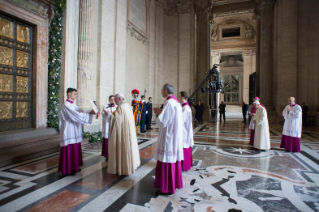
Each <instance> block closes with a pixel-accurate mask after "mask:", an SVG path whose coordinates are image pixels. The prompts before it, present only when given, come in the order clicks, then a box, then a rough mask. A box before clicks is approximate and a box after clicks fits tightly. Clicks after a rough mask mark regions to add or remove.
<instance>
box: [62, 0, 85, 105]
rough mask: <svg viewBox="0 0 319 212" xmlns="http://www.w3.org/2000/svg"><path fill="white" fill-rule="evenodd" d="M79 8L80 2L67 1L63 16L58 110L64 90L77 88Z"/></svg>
mask: <svg viewBox="0 0 319 212" xmlns="http://www.w3.org/2000/svg"><path fill="white" fill-rule="evenodd" d="M79 8H80V0H74V1H67V2H66V10H65V12H64V15H63V40H62V57H61V58H62V62H61V78H60V85H61V88H60V108H61V106H62V105H63V104H64V101H65V100H66V99H67V96H66V90H67V89H68V88H69V87H73V88H77V75H78V73H77V72H78V70H77V67H78V64H77V62H78V60H77V56H78V37H79Z"/></svg>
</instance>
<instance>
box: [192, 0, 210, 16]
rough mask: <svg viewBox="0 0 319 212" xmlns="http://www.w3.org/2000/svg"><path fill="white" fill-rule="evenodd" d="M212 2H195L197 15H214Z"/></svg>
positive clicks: (201, 0)
mask: <svg viewBox="0 0 319 212" xmlns="http://www.w3.org/2000/svg"><path fill="white" fill-rule="evenodd" d="M212 5H213V4H212V1H207V0H206V1H205V0H204V1H203V0H200V1H196V2H195V5H194V6H195V12H196V13H212V9H213V6H212Z"/></svg>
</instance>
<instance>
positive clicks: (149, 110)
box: [146, 97, 153, 130]
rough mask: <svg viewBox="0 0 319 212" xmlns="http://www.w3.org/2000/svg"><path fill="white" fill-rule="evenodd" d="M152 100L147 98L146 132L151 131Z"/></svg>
mask: <svg viewBox="0 0 319 212" xmlns="http://www.w3.org/2000/svg"><path fill="white" fill-rule="evenodd" d="M152 100H153V98H152V97H149V98H148V103H147V104H146V130H152V128H151V124H152V116H153V103H152Z"/></svg>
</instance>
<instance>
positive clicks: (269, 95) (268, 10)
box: [257, 0, 274, 106]
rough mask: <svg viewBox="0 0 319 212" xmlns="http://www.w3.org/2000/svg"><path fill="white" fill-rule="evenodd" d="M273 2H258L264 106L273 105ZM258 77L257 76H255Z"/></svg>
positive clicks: (260, 64)
mask: <svg viewBox="0 0 319 212" xmlns="http://www.w3.org/2000/svg"><path fill="white" fill-rule="evenodd" d="M273 3H274V1H273V0H261V1H260V2H259V10H260V20H259V41H260V43H259V44H257V45H259V53H260V57H259V61H258V62H259V64H258V65H259V67H258V68H259V78H260V79H259V80H260V85H259V86H260V87H259V91H260V98H261V101H262V103H263V104H264V105H265V106H271V105H272V104H273V64H272V63H273V58H272V31H273V29H272V25H273V24H272V22H273V18H272V17H273ZM257 77H258V76H257Z"/></svg>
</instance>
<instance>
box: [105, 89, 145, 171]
mask: <svg viewBox="0 0 319 212" xmlns="http://www.w3.org/2000/svg"><path fill="white" fill-rule="evenodd" d="M115 103H116V104H117V105H118V107H117V109H116V110H115V111H114V112H113V113H112V114H111V113H109V112H107V111H106V114H107V115H109V114H111V120H110V127H109V158H108V167H107V172H108V173H111V174H118V175H130V174H132V173H134V172H135V170H136V169H137V167H139V166H140V164H141V161H140V154H139V150H138V143H137V137H136V131H135V122H134V116H133V112H132V106H131V105H129V104H128V103H126V102H125V100H124V96H123V95H122V94H116V95H115Z"/></svg>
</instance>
